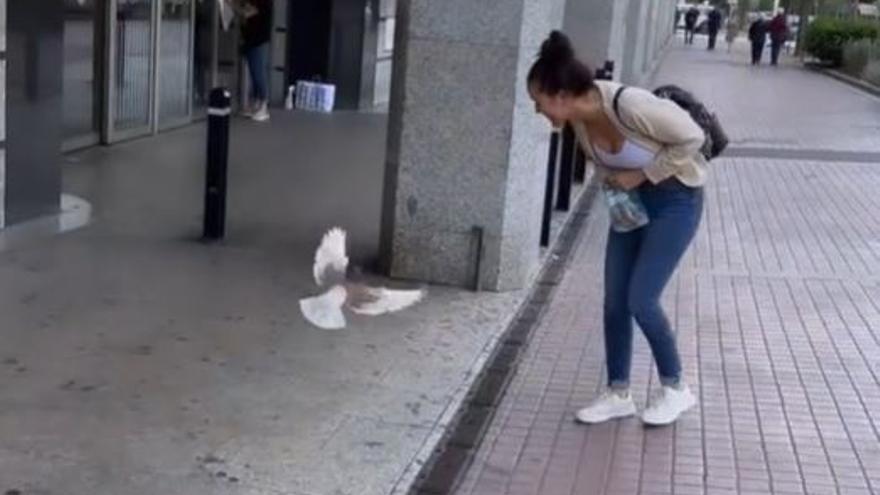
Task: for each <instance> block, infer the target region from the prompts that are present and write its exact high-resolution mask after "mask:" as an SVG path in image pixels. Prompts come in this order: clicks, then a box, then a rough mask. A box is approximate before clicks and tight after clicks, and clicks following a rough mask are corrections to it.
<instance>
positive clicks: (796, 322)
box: [457, 46, 880, 495]
mask: <svg viewBox="0 0 880 495" xmlns="http://www.w3.org/2000/svg"><path fill="white" fill-rule="evenodd" d="M745 57H746V54H745V53H743V52H742V51H735V52H734V53H733V54H726V53H723V52H721V53H714V54H713V53H705V50H691V49H688V48H683V47H681V46H678V47H676V48H674V49H673V50H672V52H671V53H670V54H669V56H668V57H667V59H666V61H665V62H664V65H663V67H662V68H661V70H660V72H659V74H658V77H657V82H658V84H659V83H666V82H675V83H678V84H681V85H683V86H686V87H689V88H691V89H693V90H694V91H695V92H696V94H697V95H699V96H700V97H701V98H702V99H704V100H705V101H706V102H707V104H708V105H709V106H710V107H711V108H713V109H715V110H716V111H717V112H718V113H719V115H720V118H721V120H722V122H723V123H724V125H725V126H726V127H727V128H728V130H729V131H730V134H731V138H732V145H731V146H732V147H733V148H736V147H751V148H755V149H759V148H760V149H771V148H772V149H777V150H779V149H782V150H800V151H804V154H803V156H808V155H809V156H816V157H817V158H816V159H813V160H807V159H805V158H797V159H779V158H778V157H777V158H773V157H769V156H761V153H758V152H755V153H752V154H750V155H748V156H744V155H743V156H734V155H735V154H734V155H732V156H729V157H726V158H724V157H723V158H721V159H718V160H717V161H714V162H713V163H712V164H711V166H710V168H711V171H710V172H711V178H710V182H709V184H708V185H707V188H706V205H705V208H706V209H705V212H704V217H703V223H702V225H701V228H700V231H699V233H698V234H697V236H696V238H695V240H694V243H693V246H692V248H691V249H690V251H689V252H688V254H687V255H686V256H685V258H684V260H683V261H682V264H681V266H680V268H679V270H678V272H677V273H676V275H675V277H674V278H673V280H672V281H671V282H670V285H669V287H668V289H667V291H666V293H665V294H664V296H663V304H664V307H665V308H666V309H667V311H668V312H669V316H670V318H671V320H672V322H673V323H674V327H675V328H676V329H677V332H678V339H679V343H680V349H681V353H682V358H683V361H684V364H685V376H686V379H687V380H688V381H689V382H690V383H691V384H692V387H693V390H694V392H695V393H696V394H697V395H698V397H699V399H700V405H699V406H698V407H697V408H695V409H694V410H693V411H691V412H689V413H688V414H687V415H686V416H684V417H683V418H682V420H681V421H680V422H679V423H678V424H676V425H675V426H672V427H668V428H659V429H658V428H651V429H649V428H644V427H643V426H642V425H641V424H640V423H639V421H638V419H636V418H629V419H625V420H621V421H618V422H615V423H608V424H603V425H595V426H584V425H578V424H575V423H574V422H573V420H572V416H573V413H574V412H575V411H576V410H577V408H578V407H580V406H582V405H583V404H585V403H586V402H587V401H588V400H589V399H590V398H591V397H592V396H593V394H595V393H596V392H597V391H599V390H600V388H601V384H602V383H603V382H604V376H603V373H604V350H603V336H602V333H601V328H602V325H601V323H602V322H601V320H602V300H601V297H602V259H603V255H604V242H605V236H606V231H607V219H606V214H605V213H604V210H603V208H602V205H601V203H597V205H596V207H595V208H594V213H593V215H592V216H591V218H590V220H589V221H588V223H587V225H586V227H585V231H584V232H583V233H582V235H581V238H580V241H579V243H578V245H577V248H576V251H575V253H574V254H573V258H572V261H571V264H570V266H569V268H568V269H567V271H566V274H565V277H564V278H563V280H562V281H561V284H560V285H559V287H558V290H557V292H556V294H555V296H554V299H553V300H552V301H551V302H550V306H549V308H548V310H547V312H546V313H545V316H544V317H543V319H542V321H541V323H540V324H539V327H538V328H537V329H536V333H535V335H534V338H533V340H532V341H531V342H530V344H529V346H528V348H527V350H526V351H525V353H524V356H523V361H522V363H521V365H520V367H519V369H518V371H517V376H516V377H515V378H514V380H513V382H512V385H511V388H510V389H509V390H508V393H507V394H506V396H505V397H504V399H503V400H502V404H501V412H499V414H498V415H496V417H495V419H494V422H493V425H492V426H491V428H490V432H491V434H490V436H487V437H486V438H485V439H484V441H483V443H482V444H481V446H480V448H479V450H478V451H477V452H476V455H475V460H474V462H473V464H472V465H471V467H470V468H469V470H468V472H467V473H466V474H465V476H464V482H463V483H462V484H461V485H460V486H459V488H458V492H457V493H459V494H461V495H471V494H474V495H503V494H521V495H530V494H542V495H544V494H549V495H592V494H604V495H608V494H621V495H623V494H625V495H633V494H641V495H649V494H674V495H697V494H699V495H704V494H706V495H720V494H727V493H730V494H751V493H754V494H766V493H773V494H792V495H794V494H798V495H802V494H813V493H815V494H821V495H827V494H841V495H849V494H860V493H866V494H867V493H880V393H878V389H880V360H878V358H877V356H880V229H878V228H877V227H878V225H880V194H877V193H876V191H878V190H880V164H878V163H870V162H868V161H867V160H857V161H855V162H841V161H835V162H823V161H822V159H823V158H822V157H823V156H826V155H822V154H821V153H819V152H820V151H823V150H825V151H828V150H831V151H835V150H836V151H841V150H847V151H850V152H853V153H856V155H857V154H858V153H865V154H868V153H876V152H878V151H880V133H877V132H876V130H877V129H878V128H880V99H878V98H875V97H871V96H868V95H865V94H862V93H860V92H858V91H855V90H853V89H852V88H849V87H848V86H845V85H843V84H841V83H839V82H837V81H834V80H831V79H828V78H826V77H824V76H821V75H819V74H815V73H812V72H808V71H804V70H801V69H799V68H797V67H795V66H794V65H791V64H790V65H787V66H782V67H779V68H778V70H770V69H758V70H756V69H753V68H751V67H749V66H748V65H747V64H745V63H744V60H745ZM783 88H784V91H783ZM805 102H809V104H806V103H805ZM760 149H759V150H758V151H760ZM853 156H855V155H853ZM654 374H655V373H654V369H653V363H652V359H651V355H650V352H649V351H648V348H647V345H646V343H645V341H644V339H643V337H642V336H641V335H638V336H637V337H636V342H635V345H634V355H633V369H632V378H633V393H634V394H635V397H636V399H637V403H638V404H640V405H643V404H644V403H645V401H646V399H647V397H648V396H649V394H650V392H651V391H652V390H653V389H654V388H656V387H657V383H656V378H655V377H654Z"/></svg>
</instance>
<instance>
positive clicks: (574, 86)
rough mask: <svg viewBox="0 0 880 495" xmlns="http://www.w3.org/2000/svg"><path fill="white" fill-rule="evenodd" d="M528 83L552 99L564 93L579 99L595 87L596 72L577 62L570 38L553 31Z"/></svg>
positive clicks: (544, 45) (533, 67) (545, 43)
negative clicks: (594, 75) (594, 77)
mask: <svg viewBox="0 0 880 495" xmlns="http://www.w3.org/2000/svg"><path fill="white" fill-rule="evenodd" d="M526 82H527V83H528V84H529V85H532V84H534V85H535V86H536V87H537V89H538V91H540V92H541V93H544V94H547V95H550V96H555V95H557V94H559V93H560V92H562V91H565V92H567V93H570V94H572V95H574V96H580V95H582V94H584V93H586V92H587V91H589V90H590V89H592V88H593V87H594V86H595V85H594V84H593V71H592V70H590V68H589V67H588V66H587V64H585V63H583V62H581V61H580V60H578V59H577V56H576V55H575V52H574V48H573V47H572V46H571V41H570V40H569V39H568V36H566V35H564V34H562V33H561V32H560V31H553V32H551V33H550V36H549V37H548V38H547V39H546V40H544V43H542V44H541V53H540V54H539V55H538V60H536V61H535V63H534V64H533V65H532V68H531V69H530V70H529V75H528V77H527V78H526Z"/></svg>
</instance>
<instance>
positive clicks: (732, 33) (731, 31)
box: [724, 12, 739, 53]
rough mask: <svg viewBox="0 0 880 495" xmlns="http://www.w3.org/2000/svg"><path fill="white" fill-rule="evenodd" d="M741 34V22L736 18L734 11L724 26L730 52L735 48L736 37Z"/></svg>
mask: <svg viewBox="0 0 880 495" xmlns="http://www.w3.org/2000/svg"><path fill="white" fill-rule="evenodd" d="M738 34H739V23H738V22H737V20H736V16H734V15H733V12H731V13H730V15H729V16H728V17H727V26H725V28H724V39H725V41H727V52H728V53H730V50H731V49H732V48H733V43H734V42H735V41H736V37H737V35H738Z"/></svg>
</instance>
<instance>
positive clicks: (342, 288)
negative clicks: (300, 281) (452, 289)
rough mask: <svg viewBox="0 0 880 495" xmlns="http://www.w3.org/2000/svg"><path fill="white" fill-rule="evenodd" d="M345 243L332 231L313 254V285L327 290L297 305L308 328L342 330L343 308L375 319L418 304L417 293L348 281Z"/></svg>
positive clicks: (336, 230)
mask: <svg viewBox="0 0 880 495" xmlns="http://www.w3.org/2000/svg"><path fill="white" fill-rule="evenodd" d="M345 239H346V233H345V231H344V230H342V229H341V228H338V227H334V228H332V229H330V230H329V231H328V232H327V233H326V234H324V237H323V239H322V240H321V245H320V246H319V247H318V250H317V251H316V252H315V265H314V268H313V275H314V277H315V282H316V283H317V284H318V286H319V287H327V289H326V291H325V292H324V293H323V294H321V295H319V296H315V297H308V298H305V299H300V301H299V307H300V310H301V311H302V313H303V316H304V317H305V318H306V320H308V321H309V322H310V323H311V324H313V325H315V326H316V327H318V328H322V329H325V330H338V329H342V328H345V326H346V319H345V313H344V312H343V308H346V309H348V310H350V311H352V312H354V313H357V314H361V315H367V316H377V315H381V314H385V313H392V312H395V311H400V310H402V309H405V308H408V307H410V306H412V305H413V304H415V303H417V302H419V301H421V300H422V298H423V297H424V296H425V291H424V290H421V289H418V290H395V289H388V288H385V287H370V286H367V285H364V284H360V283H354V282H351V281H349V280H348V278H347V277H346V272H347V269H348V256H347V255H346V252H345Z"/></svg>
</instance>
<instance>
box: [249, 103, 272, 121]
mask: <svg viewBox="0 0 880 495" xmlns="http://www.w3.org/2000/svg"><path fill="white" fill-rule="evenodd" d="M251 118H252V119H254V120H255V121H256V122H265V121H267V120H269V105H267V104H265V103H263V104H262V105H260V108H259V110H257V111H256V112H254V114H253V115H252V116H251Z"/></svg>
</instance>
